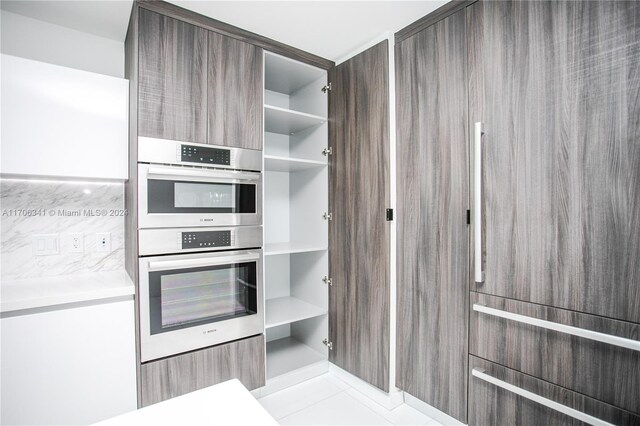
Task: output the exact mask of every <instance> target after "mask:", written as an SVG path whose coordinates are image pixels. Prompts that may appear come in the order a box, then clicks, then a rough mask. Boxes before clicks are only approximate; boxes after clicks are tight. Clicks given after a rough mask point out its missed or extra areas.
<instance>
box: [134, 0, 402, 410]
mask: <svg viewBox="0 0 640 426" xmlns="http://www.w3.org/2000/svg"><path fill="white" fill-rule="evenodd" d="M125 58H126V59H125V68H126V77H127V78H128V79H129V80H130V126H129V127H130V133H129V139H130V144H129V145H130V150H129V154H130V155H129V162H130V164H129V170H130V174H129V176H130V180H129V181H128V183H127V185H126V186H125V199H126V207H127V209H128V211H129V212H130V213H131V214H130V215H129V216H128V217H127V219H126V223H125V229H126V244H125V252H126V256H125V257H126V268H127V271H128V272H129V274H130V276H131V277H132V278H133V279H134V280H135V281H136V283H137V282H138V268H137V265H138V254H139V252H138V239H137V237H138V218H137V216H136V212H137V202H138V199H137V197H138V193H137V187H138V183H137V178H138V176H137V162H138V147H137V141H138V138H139V137H145V138H149V139H148V140H147V141H146V142H148V143H155V142H158V141H159V140H162V139H165V140H173V141H184V142H191V143H199V144H211V145H224V146H230V147H237V148H245V149H252V150H257V151H260V152H261V153H262V158H263V165H264V167H263V182H264V193H263V196H264V206H263V211H264V216H263V218H264V220H263V229H264V245H263V252H264V266H265V269H264V277H265V282H264V286H265V287H264V294H265V330H264V334H258V335H256V336H251V337H249V338H246V339H241V340H237V341H233V342H227V343H223V344H220V345H216V346H211V347H206V348H201V349H197V350H194V351H190V352H186V353H180V354H175V355H173V356H169V357H166V358H163V359H159V360H154V361H149V362H144V363H143V362H138V392H139V395H138V397H139V405H141V406H145V405H150V404H153V403H156V402H159V401H162V400H164V399H168V398H171V397H175V396H178V395H181V394H183V393H186V392H190V391H193V390H196V389H199V388H202V387H205V386H209V385H212V384H215V383H217V382H220V381H222V380H226V379H229V378H234V377H235V378H238V379H240V380H241V381H242V382H243V383H244V385H245V386H246V387H247V388H249V389H256V388H261V387H263V386H265V385H267V388H264V389H263V390H264V392H273V391H275V390H278V389H280V388H282V387H285V386H289V385H291V384H293V383H295V382H298V381H302V380H305V379H308V378H310V377H313V376H314V375H318V374H322V373H324V372H326V371H328V368H329V362H332V363H334V364H336V365H338V366H340V367H341V368H343V369H345V370H347V371H348V372H350V373H352V374H355V375H357V376H359V377H361V378H362V379H364V380H366V381H368V382H370V383H371V384H373V385H374V386H377V387H379V388H380V389H383V390H385V391H388V390H389V387H390V384H389V377H390V374H389V358H390V347H389V341H390V336H389V334H390V330H389V323H390V319H389V299H390V296H389V292H390V287H389V260H388V259H389V223H388V222H387V221H386V219H385V211H386V208H387V207H389V206H388V203H389V172H388V171H389V165H388V162H389V105H388V100H389V90H388V88H389V86H388V84H389V83H388V81H389V78H388V59H387V58H388V45H387V43H386V42H384V43H381V44H379V45H377V46H375V47H373V48H371V49H369V50H367V51H365V52H363V53H361V54H359V55H357V56H356V57H354V58H352V59H350V60H348V61H346V62H344V63H343V64H340V65H339V66H337V67H335V66H334V63H333V62H331V61H328V60H326V59H323V58H320V57H317V56H314V55H312V54H309V53H307V52H303V51H300V50H298V49H295V48H292V47H290V46H286V45H283V44H281V43H278V42H276V41H274V40H270V39H267V38H265V37H262V36H259V35H257V34H253V33H250V32H248V31H245V30H242V29H240V28H236V27H233V26H231V25H228V24H225V23H223V22H219V21H216V20H214V19H211V18H207V17H204V16H202V15H198V14H196V13H193V12H190V11H188V10H185V9H182V8H180V7H178V6H175V5H173V4H170V3H165V2H161V1H140V2H135V3H134V6H133V12H132V17H131V21H130V27H129V31H128V35H127V40H126V43H125ZM136 315H140V314H139V312H137V313H136ZM138 324H139V318H138ZM138 344H139V342H138ZM138 349H139V348H138ZM361 355H362V356H361ZM270 385H271V386H270Z"/></svg>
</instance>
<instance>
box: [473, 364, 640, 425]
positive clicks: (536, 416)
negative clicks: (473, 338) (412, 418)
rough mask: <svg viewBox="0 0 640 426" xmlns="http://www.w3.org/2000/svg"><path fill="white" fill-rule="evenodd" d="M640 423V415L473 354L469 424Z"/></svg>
mask: <svg viewBox="0 0 640 426" xmlns="http://www.w3.org/2000/svg"><path fill="white" fill-rule="evenodd" d="M583 424H592V425H608V424H616V425H640V416H638V415H636V414H633V413H630V412H628V411H625V410H622V409H620V408H617V407H614V406H612V405H609V404H606V403H604V402H601V401H598V400H596V399H593V398H589V397H587V396H585V395H581V394H579V393H577V392H572V391H570V390H568V389H564V388H562V387H560V386H556V385H553V384H551V383H548V382H545V381H543V380H540V379H536V378H534V377H531V376H528V375H525V374H522V373H519V372H517V371H514V370H511V369H508V368H506V367H502V366H499V365H497V364H494V363H492V362H489V361H486V360H483V359H480V358H476V357H474V356H470V357H469V425H482V426H485V425H519V426H527V425H545V426H554V425H583Z"/></svg>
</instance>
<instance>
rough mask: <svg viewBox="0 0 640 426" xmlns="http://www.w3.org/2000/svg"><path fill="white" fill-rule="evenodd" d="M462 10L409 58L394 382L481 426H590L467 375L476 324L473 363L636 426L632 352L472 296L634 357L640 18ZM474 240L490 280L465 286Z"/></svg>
mask: <svg viewBox="0 0 640 426" xmlns="http://www.w3.org/2000/svg"><path fill="white" fill-rule="evenodd" d="M457 3H458V4H457V5H454V6H453V7H455V11H454V12H445V11H441V12H440V13H439V14H436V15H439V16H442V17H443V18H441V19H440V20H439V21H437V22H435V23H434V22H433V21H429V20H426V22H428V24H425V26H424V27H422V28H421V29H420V30H419V31H417V30H416V28H419V25H418V24H414V25H412V26H410V27H411V28H409V29H407V30H406V31H401V32H400V33H398V34H399V35H400V36H401V37H400V38H399V41H398V42H397V44H396V88H397V90H396V97H397V132H396V134H397V153H398V155H397V157H398V219H397V220H398V263H397V271H398V280H397V281H398V309H397V311H398V328H397V336H398V337H397V338H398V351H397V365H398V368H397V384H398V386H399V387H400V388H402V389H403V390H406V391H407V392H409V393H411V394H413V395H414V396H417V397H418V398H421V399H423V400H424V401H426V402H427V403H429V404H431V405H434V406H435V407H437V408H439V409H440V410H442V411H444V412H446V413H447V414H449V415H452V416H454V417H456V418H457V419H459V420H462V421H464V420H465V418H466V417H465V416H466V415H467V413H468V416H469V417H468V421H469V423H470V424H480V425H485V424H580V422H581V421H580V420H575V419H573V418H571V417H566V415H565V414H558V412H557V410H553V409H549V408H548V407H546V406H544V405H540V404H538V403H537V402H535V401H534V402H532V401H531V400H528V399H526V398H524V399H523V398H522V397H521V396H518V395H516V396H513V395H511V394H509V392H508V391H507V390H505V389H502V388H495V386H493V385H492V384H486V382H481V381H479V379H478V378H477V377H472V376H471V375H469V371H471V370H473V368H475V367H474V365H473V364H474V363H475V364H479V363H481V361H482V360H479V359H477V358H474V357H470V358H469V368H470V369H471V370H467V368H466V363H467V361H466V360H467V334H466V330H467V327H468V331H469V345H470V346H469V351H470V353H471V354H473V355H477V356H478V357H481V358H484V359H486V360H489V361H493V362H495V363H497V364H501V365H502V366H503V367H501V368H505V367H508V368H507V369H506V370H505V371H502V370H500V371H498V370H499V369H498V368H497V366H495V365H493V364H491V363H489V364H491V365H490V367H491V368H492V369H493V370H495V371H496V374H499V375H502V377H503V378H506V379H509V380H511V379H513V380H512V381H513V382H514V383H516V382H517V383H520V384H521V385H523V386H525V387H527V386H529V385H531V386H529V387H530V390H531V389H534V390H535V391H539V392H541V393H542V394H545V395H547V396H548V397H549V398H551V399H555V400H558V398H559V400H561V401H565V402H567V401H568V402H570V404H569V405H574V406H575V408H576V409H577V410H581V411H585V412H590V413H592V414H593V415H594V416H595V417H598V416H601V417H600V418H603V419H609V420H607V421H610V422H613V423H616V424H636V423H637V421H638V420H637V415H638V414H639V413H640V408H639V405H638V402H637V401H638V399H639V398H640V395H638V388H639V387H640V383H639V382H638V381H639V380H640V376H638V374H639V373H638V372H639V371H640V358H639V356H638V351H637V350H634V349H629V348H625V347H620V346H616V345H610V344H608V343H602V342H599V341H597V340H593V339H589V338H584V337H579V336H576V335H571V334H570V333H569V334H566V333H564V334H563V333H561V332H558V331H553V330H548V329H544V328H540V327H537V326H533V325H530V324H527V323H523V322H518V321H513V320H511V319H505V318H500V317H499V316H498V317H496V316H492V315H488V314H486V313H480V312H479V311H477V310H474V309H473V306H471V307H470V306H469V300H470V299H469V297H471V302H472V305H484V306H491V307H493V308H496V309H500V310H503V311H505V312H507V313H511V314H514V313H515V314H517V315H524V316H528V317H529V318H532V319H533V320H536V319H538V320H540V319H542V320H544V321H551V322H554V321H555V322H558V323H560V324H563V325H564V326H570V327H574V328H575V329H578V330H587V331H589V332H590V331H595V332H598V333H604V334H605V335H610V336H617V337H623V338H625V339H630V341H631V342H632V343H631V345H632V346H637V345H636V343H637V341H638V340H640V336H639V334H638V333H639V331H638V326H639V324H640V309H638V306H640V287H639V286H638V285H636V283H637V282H638V278H639V277H640V215H639V214H638V211H639V210H638V208H637V206H640V149H639V148H640V145H639V144H638V141H639V140H640V121H638V117H640V103H638V102H637V99H638V93H640V68H639V67H638V59H639V58H640V25H639V23H640V3H638V2H630V1H617V2H607V1H591V2H573V1H535V2H526V1H525V2H521V1H501V2H490V1H478V2H457ZM476 123H482V125H483V135H482V149H481V157H482V158H481V163H482V175H481V176H480V177H479V181H480V182H481V187H482V192H483V194H482V203H481V208H480V209H479V210H478V211H477V212H476V211H474V207H473V205H472V203H471V202H470V201H471V200H472V199H473V196H474V194H473V186H469V184H468V182H470V178H472V179H471V180H472V181H474V182H475V180H474V179H475V177H474V175H473V174H471V173H470V172H472V171H473V167H472V160H473V158H472V157H473V152H472V151H471V152H470V150H468V149H467V147H468V146H471V144H472V142H473V141H474V135H473V134H472V130H473V129H474V126H475V124H476ZM467 209H469V213H470V215H469V219H470V220H469V222H470V223H469V225H470V226H469V225H467V218H466V217H465V215H466V214H467ZM475 213H479V214H480V217H479V218H478V220H474V219H473V217H474V215H475ZM476 229H481V230H482V236H483V247H482V248H481V252H482V256H483V260H482V262H483V263H482V265H479V266H481V267H482V269H483V270H484V280H483V281H482V282H475V280H474V279H472V278H471V277H470V276H469V274H468V271H470V270H474V268H475V266H476V265H474V264H473V260H472V259H473V257H472V256H469V255H471V254H474V246H473V242H474V241H473V233H469V232H468V231H469V230H471V231H475V230H476ZM479 281H480V280H479ZM469 290H473V291H472V292H471V293H469ZM461 309H462V310H461ZM469 315H471V323H470V324H469V323H468V321H469ZM482 362H486V361H482ZM483 368H488V367H487V366H485V367H483ZM507 370H508V371H507ZM506 379H505V380H506ZM509 380H507V381H509ZM467 384H468V386H469V388H468V395H469V401H468V406H467V404H466V401H465V398H466V395H467V392H466V390H465V389H466V386H467ZM505 392H507V393H505ZM456 396H457V398H456ZM467 409H468V410H467ZM594 413H595V414H594Z"/></svg>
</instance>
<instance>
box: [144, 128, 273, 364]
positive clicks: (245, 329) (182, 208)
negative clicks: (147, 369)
mask: <svg viewBox="0 0 640 426" xmlns="http://www.w3.org/2000/svg"><path fill="white" fill-rule="evenodd" d="M138 144H139V146H138V158H139V163H138V225H139V231H138V232H139V254H140V257H139V267H140V334H141V359H142V361H143V362H145V361H150V360H153V359H158V358H162V357H166V356H171V355H175V354H178V353H182V352H187V351H191V350H195V349H198V348H203V347H207V346H211V345H215V344H219V343H223V342H227V341H231V340H236V339H240V338H243V337H247V336H252V335H256V334H260V333H262V332H263V330H264V302H263V300H264V299H263V276H262V256H263V254H262V249H261V247H262V173H261V169H262V154H261V152H260V151H254V150H246V149H238V148H229V147H222V146H213V145H203V144H193V143H186V142H177V141H168V140H160V139H151V138H142V137H141V138H139V140H138Z"/></svg>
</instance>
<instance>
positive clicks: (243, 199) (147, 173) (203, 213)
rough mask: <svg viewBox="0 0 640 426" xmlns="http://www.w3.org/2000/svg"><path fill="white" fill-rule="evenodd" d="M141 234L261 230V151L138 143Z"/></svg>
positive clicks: (159, 141) (166, 142) (167, 142)
mask: <svg viewBox="0 0 640 426" xmlns="http://www.w3.org/2000/svg"><path fill="white" fill-rule="evenodd" d="M138 161H139V164H138V225H139V227H140V228H141V229H149V228H178V227H194V226H195V227H198V226H238V225H254V226H259V225H262V173H260V171H261V170H262V152H261V151H257V150H252V149H241V148H231V147H225V146H213V145H205V144H197V143H187V142H180V141H173V140H166V139H154V138H146V137H140V138H138Z"/></svg>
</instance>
